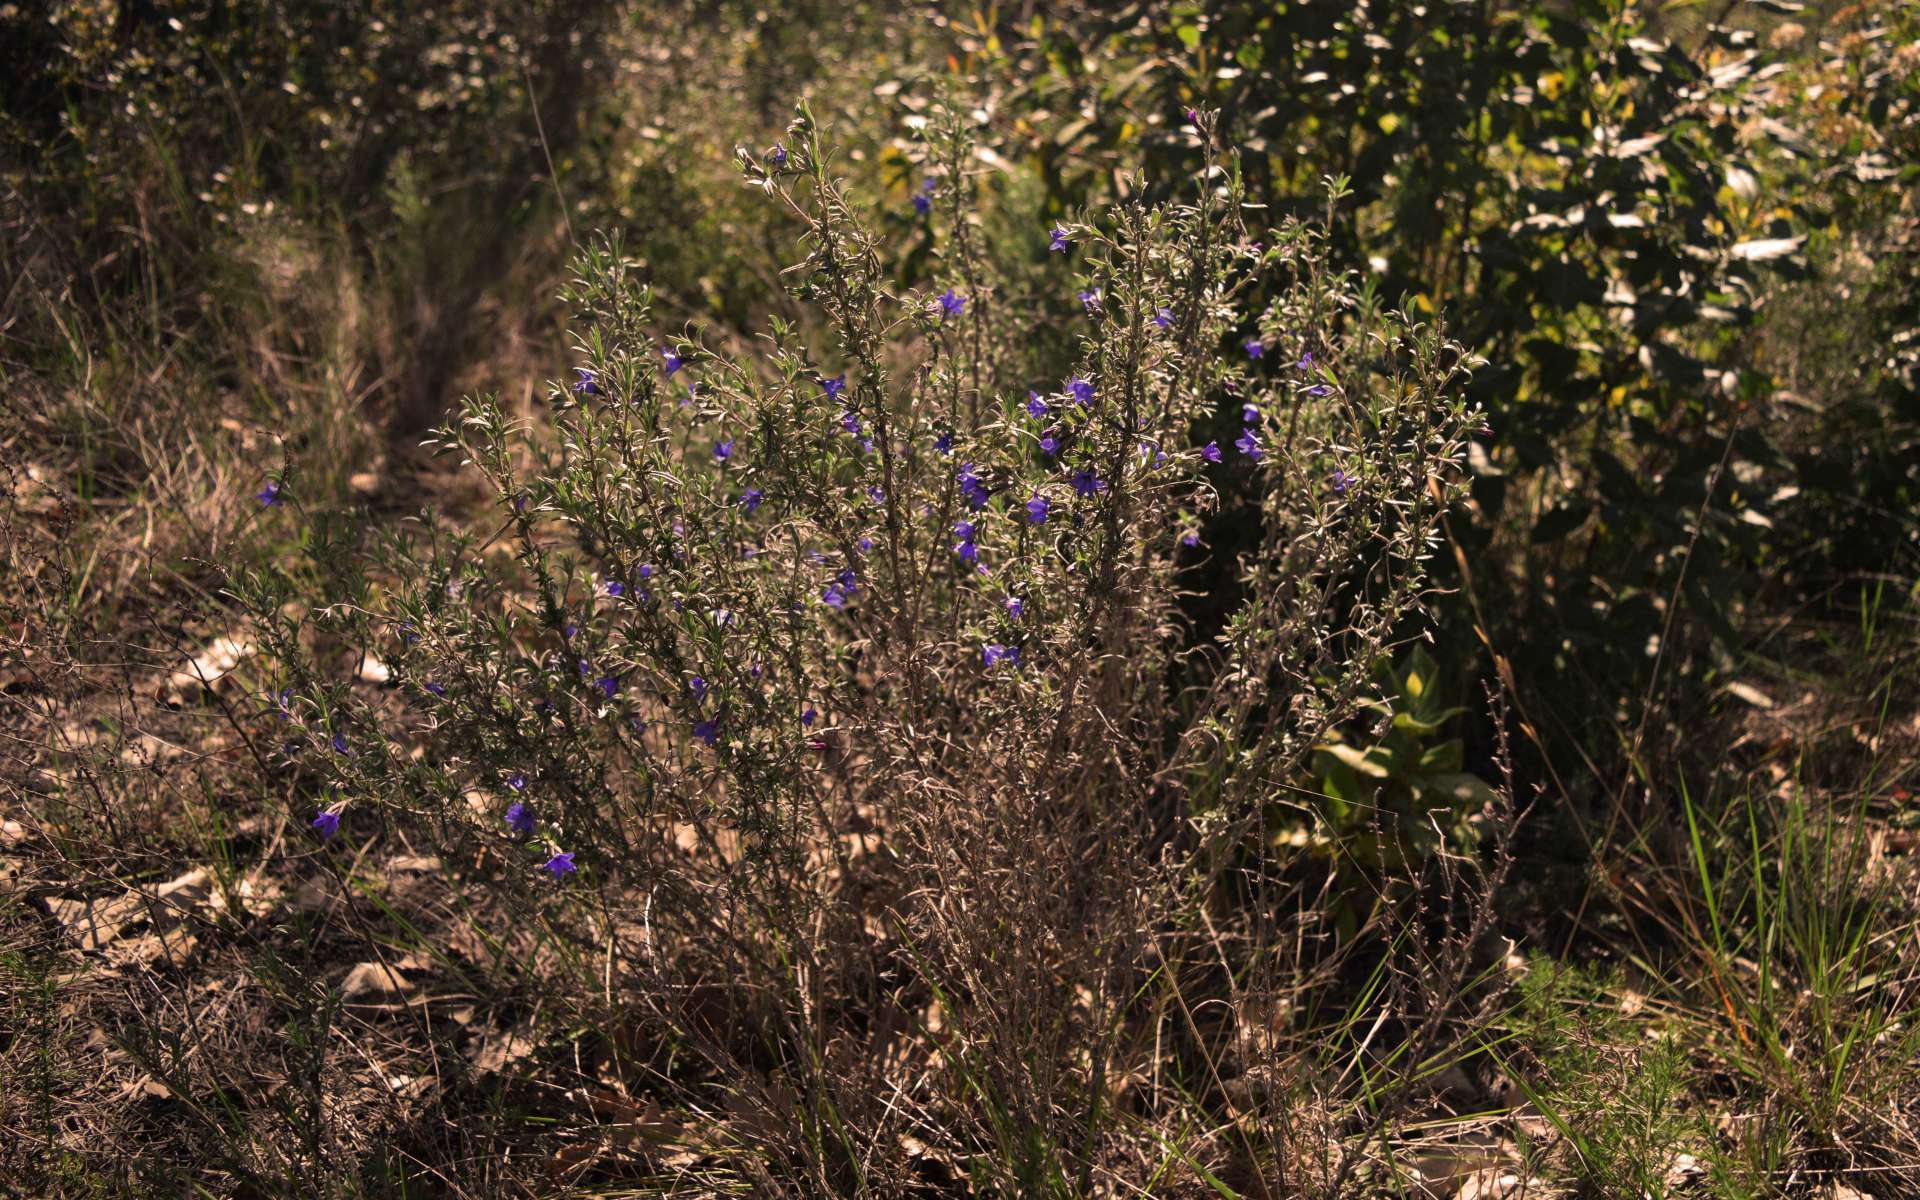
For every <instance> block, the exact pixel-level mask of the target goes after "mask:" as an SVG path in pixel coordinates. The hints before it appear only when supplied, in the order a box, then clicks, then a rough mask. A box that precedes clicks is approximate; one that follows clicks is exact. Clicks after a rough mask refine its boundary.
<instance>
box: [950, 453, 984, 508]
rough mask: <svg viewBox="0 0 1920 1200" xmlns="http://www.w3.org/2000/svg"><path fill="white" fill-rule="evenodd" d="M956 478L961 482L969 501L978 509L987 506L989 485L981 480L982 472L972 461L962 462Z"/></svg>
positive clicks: (962, 490) (961, 488)
mask: <svg viewBox="0 0 1920 1200" xmlns="http://www.w3.org/2000/svg"><path fill="white" fill-rule="evenodd" d="M954 480H955V481H956V482H957V483H959V485H960V491H961V492H962V493H963V494H964V495H965V496H966V498H967V503H968V504H969V505H971V506H972V507H973V508H974V509H975V510H976V511H978V510H979V509H982V508H985V507H986V506H987V485H986V484H985V483H983V482H982V481H981V479H980V472H979V471H978V470H977V469H976V468H975V467H974V465H973V464H972V463H962V464H961V465H960V471H959V473H958V474H957V475H955V476H954Z"/></svg>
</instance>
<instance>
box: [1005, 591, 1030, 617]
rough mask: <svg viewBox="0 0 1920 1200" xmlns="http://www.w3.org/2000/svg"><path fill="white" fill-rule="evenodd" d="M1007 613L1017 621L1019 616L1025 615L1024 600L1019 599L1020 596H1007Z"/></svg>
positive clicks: (1025, 606)
mask: <svg viewBox="0 0 1920 1200" xmlns="http://www.w3.org/2000/svg"><path fill="white" fill-rule="evenodd" d="M1007 615H1008V616H1009V617H1012V618H1013V619H1014V620H1016V621H1018V620H1019V619H1020V618H1021V617H1024V616H1026V615H1027V605H1026V602H1025V601H1023V600H1022V599H1020V597H1018V596H1008V597H1007Z"/></svg>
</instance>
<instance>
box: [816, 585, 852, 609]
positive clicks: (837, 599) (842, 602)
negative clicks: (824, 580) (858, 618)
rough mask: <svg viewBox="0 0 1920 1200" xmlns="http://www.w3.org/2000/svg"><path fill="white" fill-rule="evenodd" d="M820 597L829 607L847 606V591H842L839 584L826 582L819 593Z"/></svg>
mask: <svg viewBox="0 0 1920 1200" xmlns="http://www.w3.org/2000/svg"><path fill="white" fill-rule="evenodd" d="M820 599H821V601H822V602H823V603H824V604H826V605H827V607H829V608H845V607H846V606H847V593H846V592H844V591H842V590H841V588H840V585H839V584H837V583H830V584H828V585H827V586H826V588H825V590H823V591H822V592H821V593H820Z"/></svg>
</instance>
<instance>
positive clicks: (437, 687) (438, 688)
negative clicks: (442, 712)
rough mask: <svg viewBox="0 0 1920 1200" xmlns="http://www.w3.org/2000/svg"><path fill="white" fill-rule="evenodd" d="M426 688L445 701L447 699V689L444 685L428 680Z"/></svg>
mask: <svg viewBox="0 0 1920 1200" xmlns="http://www.w3.org/2000/svg"><path fill="white" fill-rule="evenodd" d="M426 688H427V690H428V691H429V692H432V693H433V694H434V695H436V696H439V697H441V698H443V699H444V698H445V697H446V694H447V689H446V687H445V686H444V685H442V684H438V683H435V682H434V681H433V680H431V679H429V680H427V683H426Z"/></svg>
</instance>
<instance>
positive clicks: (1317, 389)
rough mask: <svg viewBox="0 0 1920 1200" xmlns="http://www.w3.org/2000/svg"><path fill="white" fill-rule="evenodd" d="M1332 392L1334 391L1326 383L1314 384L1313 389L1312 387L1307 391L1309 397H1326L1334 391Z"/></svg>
mask: <svg viewBox="0 0 1920 1200" xmlns="http://www.w3.org/2000/svg"><path fill="white" fill-rule="evenodd" d="M1332 390H1333V389H1332V388H1330V387H1328V386H1327V385H1326V384H1324V383H1316V384H1314V385H1313V386H1312V387H1310V388H1308V389H1307V395H1309V396H1324V395H1326V394H1327V393H1328V392H1330V391H1332Z"/></svg>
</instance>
